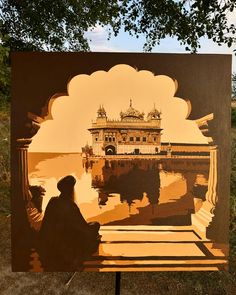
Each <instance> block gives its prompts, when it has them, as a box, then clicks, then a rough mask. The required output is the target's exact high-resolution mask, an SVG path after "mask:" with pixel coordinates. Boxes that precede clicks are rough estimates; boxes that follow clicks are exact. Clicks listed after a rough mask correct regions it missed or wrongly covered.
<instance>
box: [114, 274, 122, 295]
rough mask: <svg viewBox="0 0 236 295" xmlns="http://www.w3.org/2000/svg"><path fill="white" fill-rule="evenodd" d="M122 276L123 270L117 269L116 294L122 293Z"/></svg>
mask: <svg viewBox="0 0 236 295" xmlns="http://www.w3.org/2000/svg"><path fill="white" fill-rule="evenodd" d="M120 277H121V272H120V271H117V272H116V283H115V295H120Z"/></svg>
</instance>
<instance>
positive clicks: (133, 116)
mask: <svg viewBox="0 0 236 295" xmlns="http://www.w3.org/2000/svg"><path fill="white" fill-rule="evenodd" d="M120 117H121V120H122V121H129V120H143V119H144V113H140V112H139V111H138V110H135V109H134V108H133V106H132V99H131V100H130V106H129V108H128V109H127V111H126V112H120Z"/></svg>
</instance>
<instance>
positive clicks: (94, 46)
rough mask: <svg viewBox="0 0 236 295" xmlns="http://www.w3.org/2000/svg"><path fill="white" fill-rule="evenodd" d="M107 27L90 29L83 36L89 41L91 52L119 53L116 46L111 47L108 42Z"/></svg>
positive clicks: (119, 50)
mask: <svg viewBox="0 0 236 295" xmlns="http://www.w3.org/2000/svg"><path fill="white" fill-rule="evenodd" d="M108 36H109V33H108V27H107V26H105V27H102V26H99V25H98V26H96V27H93V28H90V29H89V31H88V32H87V33H86V34H85V37H86V38H88V40H89V46H90V49H91V51H93V52H95V51H100V52H114V51H116V52H121V51H124V50H121V49H120V48H118V47H117V46H114V45H112V43H111V42H110V41H109V40H108Z"/></svg>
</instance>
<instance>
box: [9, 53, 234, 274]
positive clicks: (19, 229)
mask: <svg viewBox="0 0 236 295" xmlns="http://www.w3.org/2000/svg"><path fill="white" fill-rule="evenodd" d="M137 57H138V58H139V59H138V61H137ZM150 58H151V60H152V63H150ZM222 59H223V60H224V61H225V62H224V67H223V68H222V67H220V62H221V60H222ZM39 60H41V61H42V62H41V63H39V62H38V61H39ZM92 61H93V63H92ZM167 61H168V63H167ZM206 61H207V63H206ZM60 62H61V63H62V64H60ZM207 65H211V66H212V68H209V67H208V66H207ZM21 66H23V67H21ZM59 69H60V71H59ZM62 69H64V70H62ZM196 71H198V74H196ZM190 74H191V75H190ZM222 77H224V80H222ZM22 79H25V81H28V86H29V87H28V86H27V85H26V84H22ZM220 81H221V82H220ZM219 82H220V83H219ZM36 85H40V87H37V88H36V89H35V88H34V87H35V86H36ZM28 88H29V89H28ZM61 89H64V91H61ZM25 93H27V94H26V95H24V94H25ZM229 102H230V56H227V55H193V56H191V55H187V54H183V55H175V54H173V55H172V54H151V55H150V54H121V53H120V54H119V53H117V54H111V53H110V54H109V53H107V54H105V53H100V54H99V53H97V54H96V53H87V54H86V53H77V54H76V53H74V54H40V53H37V54H33V53H24V54H14V55H13V103H12V211H13V212H12V214H13V218H12V269H13V270H14V271H19V270H20V271H31V272H43V271H95V272H104V271H105V272H110V271H111V272H114V271H199V270H201V271H202V270H203V271H208V270H226V269H227V268H228V228H227V226H228V220H227V218H228V197H229V148H228V144H229V135H228V133H229V126H230V125H229V124H230V123H229V110H230V103H229ZM19 233H20V234H21V235H24V239H20V238H19Z"/></svg>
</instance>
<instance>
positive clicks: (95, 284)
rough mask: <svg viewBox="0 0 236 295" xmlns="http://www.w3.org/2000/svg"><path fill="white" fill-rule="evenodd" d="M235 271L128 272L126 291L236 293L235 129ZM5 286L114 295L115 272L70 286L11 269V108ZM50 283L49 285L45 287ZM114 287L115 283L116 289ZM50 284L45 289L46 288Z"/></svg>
mask: <svg viewBox="0 0 236 295" xmlns="http://www.w3.org/2000/svg"><path fill="white" fill-rule="evenodd" d="M231 134H232V174H231V196H230V259H229V261H230V271H229V272H223V271H221V272H195V273H194V272H193V273H191V272H168V273H164V272H158V273H152V272H151V273H125V274H123V275H122V281H121V294H127V295H128V294H130V295H131V294H153V295H154V294H165V295H174V294H183V295H184V294H186V295H187V294H196V295H199V294H202V295H203V294H204V295H206V294H209V295H210V294H212V295H223V294H227V295H228V294H229V295H231V294H232V295H233V294H236V280H235V278H236V128H232V130H231ZM0 165H1V166H0V204H1V208H0V232H1V236H2V238H1V240H0V257H1V259H0V260H1V265H0V274H1V275H0V290H1V292H2V294H39V293H43V294H114V282H115V281H114V274H109V273H107V274H106V273H105V274H101V273H92V274H91V273H85V274H79V275H78V276H77V277H76V278H75V279H74V283H73V282H72V284H71V286H70V289H69V290H67V289H65V288H66V287H65V283H66V281H67V279H68V276H69V275H70V274H68V273H45V274H32V273H26V274H22V273H11V272H10V270H9V265H10V232H9V231H10V218H8V217H7V215H8V214H9V213H10V201H9V195H10V193H9V184H10V171H9V168H10V165H9V106H8V105H5V106H4V108H3V110H2V111H0ZM45 286H47V288H46V287H45ZM111 286H113V287H111ZM45 288H46V289H45Z"/></svg>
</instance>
